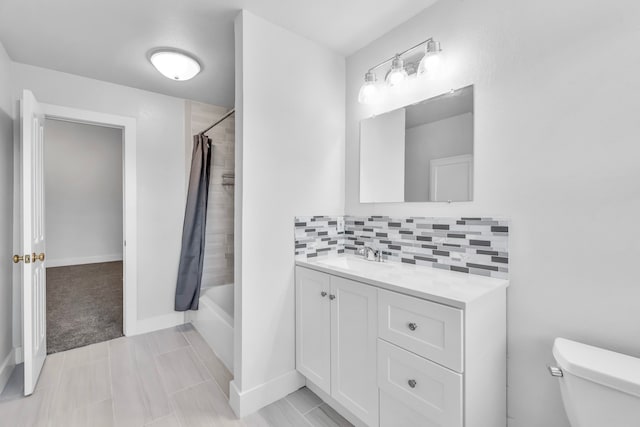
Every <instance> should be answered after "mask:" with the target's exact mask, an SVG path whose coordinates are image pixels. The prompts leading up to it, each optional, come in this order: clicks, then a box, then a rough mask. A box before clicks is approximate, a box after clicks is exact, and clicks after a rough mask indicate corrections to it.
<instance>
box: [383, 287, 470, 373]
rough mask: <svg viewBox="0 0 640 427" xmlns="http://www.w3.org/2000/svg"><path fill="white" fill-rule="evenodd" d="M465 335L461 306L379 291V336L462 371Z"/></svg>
mask: <svg viewBox="0 0 640 427" xmlns="http://www.w3.org/2000/svg"><path fill="white" fill-rule="evenodd" d="M462 335H463V332H462V310H458V309H457V308H453V307H449V306H446V305H442V304H438V303H434V302H430V301H426V300H422V299H419V298H414V297H410V296H407V295H402V294H398V293H396V292H390V291H386V290H379V291H378V337H380V338H383V339H385V340H386V341H389V342H391V343H394V344H396V345H398V346H400V347H402V348H405V349H407V350H410V351H412V352H413V353H416V354H418V355H420V356H423V357H426V358H427V359H430V360H432V361H434V362H436V363H439V364H441V365H444V366H446V367H447V368H450V369H453V370H454V371H457V372H462V371H463V360H462V359H463V358H462V354H463V348H462V339H463V337H462Z"/></svg>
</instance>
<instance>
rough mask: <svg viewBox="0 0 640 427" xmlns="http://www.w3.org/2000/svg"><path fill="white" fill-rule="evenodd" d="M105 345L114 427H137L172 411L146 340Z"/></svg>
mask: <svg viewBox="0 0 640 427" xmlns="http://www.w3.org/2000/svg"><path fill="white" fill-rule="evenodd" d="M136 338H138V337H133V338H128V339H121V338H119V339H117V340H113V341H111V342H110V343H109V352H110V363H111V384H112V389H113V406H114V411H115V420H116V424H118V426H120V425H122V426H123V427H126V426H134V425H135V426H139V425H142V424H146V423H149V422H151V421H153V420H156V419H158V418H162V417H166V416H167V415H169V414H170V413H171V412H172V411H173V409H172V408H171V404H170V403H169V396H168V394H167V393H166V391H165V388H164V384H163V382H162V379H161V377H160V373H159V372H158V368H157V365H156V360H155V357H154V356H153V355H152V354H151V349H150V347H149V345H148V340H146V339H136Z"/></svg>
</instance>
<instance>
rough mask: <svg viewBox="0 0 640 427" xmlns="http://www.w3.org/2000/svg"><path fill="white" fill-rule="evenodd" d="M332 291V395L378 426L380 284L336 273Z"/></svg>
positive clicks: (363, 418)
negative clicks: (377, 366)
mask: <svg viewBox="0 0 640 427" xmlns="http://www.w3.org/2000/svg"><path fill="white" fill-rule="evenodd" d="M331 295H332V296H333V297H334V298H333V299H332V300H331V367H332V370H331V396H332V397H333V398H334V399H336V400H337V401H338V402H339V403H341V404H342V405H343V406H344V407H345V408H347V409H348V410H350V411H351V412H353V414H354V415H356V416H357V417H358V418H360V419H361V420H362V421H364V422H366V424H367V425H370V426H377V425H378V388H377V384H376V334H377V318H376V316H377V309H378V306H377V292H376V288H374V287H372V286H367V285H363V284H360V283H357V282H354V281H351V280H346V279H342V278H339V277H335V276H332V277H331Z"/></svg>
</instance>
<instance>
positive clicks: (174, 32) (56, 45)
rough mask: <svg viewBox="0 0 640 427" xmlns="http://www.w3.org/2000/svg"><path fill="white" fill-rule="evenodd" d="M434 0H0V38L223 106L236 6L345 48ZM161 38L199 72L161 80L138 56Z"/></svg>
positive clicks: (80, 70)
mask: <svg viewBox="0 0 640 427" xmlns="http://www.w3.org/2000/svg"><path fill="white" fill-rule="evenodd" d="M435 1H437V0H391V1H388V0H387V1H382V0H378V1H376V2H372V1H371V0H177V1H176V0H173V1H169V0H99V1H93V0H56V1H52V0H1V1H0V41H1V42H2V44H3V45H4V47H5V49H6V50H7V52H8V54H9V56H10V57H11V58H12V59H13V60H14V61H16V62H21V63H25V64H31V65H36V66H40V67H45V68H50V69H54V70H59V71H63V72H68V73H72V74H78V75H81V76H86V77H91V78H95V79H99V80H105V81H109V82H113V83H118V84H122V85H127V86H132V87H137V88H141V89H146V90H150V91H154V92H159V93H164V94H167V95H173V96H177V97H181V98H188V99H195V100H199V101H203V102H208V103H212V104H216V105H222V106H227V107H230V106H232V105H233V102H234V75H233V73H234V35H233V20H234V18H235V16H236V14H237V13H238V11H239V10H240V9H243V8H244V9H247V10H249V11H251V12H253V13H255V14H256V15H259V16H261V17H263V18H265V19H267V20H269V21H271V22H273V23H275V24H278V25H280V26H282V27H285V28H287V29H289V30H291V31H293V32H295V33H298V34H300V35H302V36H305V37H307V38H309V39H311V40H314V41H316V42H318V43H320V44H323V45H325V46H327V47H329V48H331V49H333V50H335V51H336V52H339V53H341V54H343V55H345V56H348V55H350V54H352V53H354V52H355V51H357V50H358V49H360V48H361V47H363V46H366V45H367V44H369V42H371V41H373V40H375V39H376V38H378V37H380V36H382V35H383V34H385V33H386V32H388V31H389V30H391V29H392V28H394V27H395V26H397V25H399V24H400V23H402V22H404V21H406V20H407V19H409V18H411V17H412V16H414V15H416V14H417V13H418V12H420V11H422V10H423V9H425V8H426V7H428V6H430V5H431V4H433V3H435ZM159 46H168V47H174V48H179V49H182V50H186V51H188V52H191V53H193V54H194V55H195V56H196V57H197V58H198V59H199V60H200V62H201V63H202V64H203V65H204V70H203V72H202V73H201V74H200V75H198V76H197V77H196V78H194V79H193V80H191V81H187V82H175V81H171V80H168V79H166V78H165V77H163V76H161V75H160V74H159V73H157V72H156V71H155V69H153V67H152V66H151V64H150V63H149V62H148V60H147V59H146V55H147V53H148V52H149V50H151V49H152V48H155V47H159ZM273 48H274V49H277V46H274V47H273ZM265 66H268V64H265Z"/></svg>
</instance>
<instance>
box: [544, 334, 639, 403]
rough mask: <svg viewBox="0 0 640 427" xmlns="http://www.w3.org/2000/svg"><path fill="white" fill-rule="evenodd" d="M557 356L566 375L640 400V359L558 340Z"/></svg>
mask: <svg viewBox="0 0 640 427" xmlns="http://www.w3.org/2000/svg"><path fill="white" fill-rule="evenodd" d="M553 356H554V357H555V359H556V361H557V362H558V365H559V366H560V368H562V370H563V371H567V372H569V373H571V374H573V375H575V376H577V377H581V378H584V379H586V380H590V381H593V382H596V383H599V384H602V385H605V386H608V387H611V388H614V389H616V390H620V391H623V392H625V393H629V394H633V395H635V396H638V397H640V359H638V358H635V357H631V356H627V355H626V354H621V353H616V352H613V351H609V350H604V349H602V348H598V347H593V346H590V345H587V344H582V343H579V342H576V341H570V340H567V339H564V338H556V340H555V342H554V343H553Z"/></svg>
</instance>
